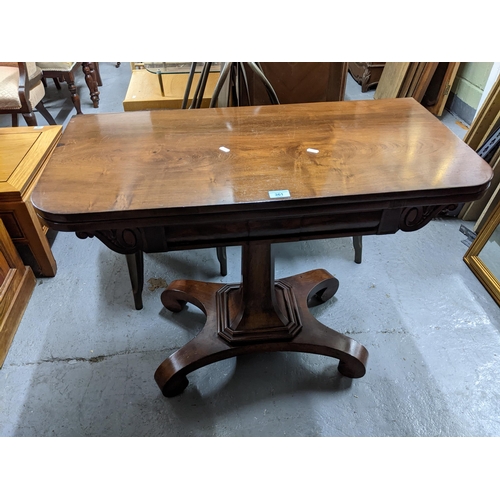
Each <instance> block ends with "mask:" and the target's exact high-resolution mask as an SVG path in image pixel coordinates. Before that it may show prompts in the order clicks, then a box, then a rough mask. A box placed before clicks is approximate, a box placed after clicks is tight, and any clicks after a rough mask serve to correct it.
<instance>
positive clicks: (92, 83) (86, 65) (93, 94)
mask: <svg viewBox="0 0 500 500" xmlns="http://www.w3.org/2000/svg"><path fill="white" fill-rule="evenodd" d="M82 69H83V74H84V75H85V82H86V84H87V87H88V88H89V91H90V99H92V104H93V106H94V108H98V107H99V90H98V89H97V79H96V77H95V74H94V63H91V62H82Z"/></svg>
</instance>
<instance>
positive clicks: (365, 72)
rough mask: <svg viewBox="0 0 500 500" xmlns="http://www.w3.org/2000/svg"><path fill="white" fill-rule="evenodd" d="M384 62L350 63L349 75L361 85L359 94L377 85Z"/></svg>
mask: <svg viewBox="0 0 500 500" xmlns="http://www.w3.org/2000/svg"><path fill="white" fill-rule="evenodd" d="M384 66H385V62H350V63H349V73H351V76H352V77H353V78H354V80H356V81H357V82H358V83H359V84H360V85H361V92H366V91H367V90H369V89H370V88H371V87H374V86H375V85H377V83H378V82H379V81H380V76H381V75H382V71H383V69H384Z"/></svg>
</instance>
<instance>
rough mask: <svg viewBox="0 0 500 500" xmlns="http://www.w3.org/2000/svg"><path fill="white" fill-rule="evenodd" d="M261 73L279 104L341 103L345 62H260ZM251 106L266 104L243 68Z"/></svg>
mask: <svg viewBox="0 0 500 500" xmlns="http://www.w3.org/2000/svg"><path fill="white" fill-rule="evenodd" d="M261 67H262V71H263V72H264V74H265V75H266V78H267V79H268V80H269V83H270V84H271V85H272V87H273V89H274V91H275V92H276V95H277V96H278V99H279V101H280V104H292V103H300V102H323V101H342V100H343V99H344V94H345V86H346V80H347V70H348V68H347V63H344V62H263V63H261ZM245 68H246V73H247V78H248V83H249V89H250V98H251V103H252V104H253V105H261V104H269V103H270V100H269V96H268V95H267V92H266V90H265V87H264V85H263V84H262V83H261V82H260V81H259V80H258V78H256V77H255V76H254V73H253V71H252V70H251V69H250V68H249V67H248V66H247V65H245Z"/></svg>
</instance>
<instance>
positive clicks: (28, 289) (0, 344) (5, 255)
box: [0, 219, 36, 367]
mask: <svg viewBox="0 0 500 500" xmlns="http://www.w3.org/2000/svg"><path fill="white" fill-rule="evenodd" d="M0 256H1V257H0V266H1V270H0V277H1V280H0V281H1V284H0V367H1V366H2V365H3V363H4V361H5V358H6V356H7V353H8V351H9V347H10V345H11V343H12V340H13V338H14V336H15V334H16V331H17V328H18V326H19V323H20V322H21V319H22V317H23V314H24V311H25V309H26V306H27V305H28V302H29V299H30V297H31V294H32V292H33V289H34V288H35V283H36V280H35V276H34V275H33V272H32V271H31V269H30V268H29V267H26V266H24V264H23V262H22V260H21V258H20V257H19V255H18V254H17V252H16V249H15V247H14V244H13V243H12V241H11V239H10V237H9V234H8V233H7V230H6V229H5V227H4V225H3V223H2V221H1V219H0Z"/></svg>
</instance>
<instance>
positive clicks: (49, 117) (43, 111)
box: [35, 101, 57, 125]
mask: <svg viewBox="0 0 500 500" xmlns="http://www.w3.org/2000/svg"><path fill="white" fill-rule="evenodd" d="M35 108H36V109H37V110H38V112H39V113H40V114H41V115H42V116H43V117H44V118H45V120H47V123H48V124H49V125H57V123H56V121H55V120H54V118H53V117H52V115H51V114H50V113H49V112H48V111H47V108H46V107H45V106H44V104H43V102H42V101H40V102H39V103H38V104H37V105H36V106H35Z"/></svg>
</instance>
